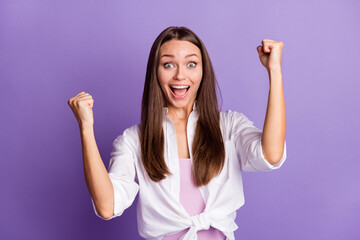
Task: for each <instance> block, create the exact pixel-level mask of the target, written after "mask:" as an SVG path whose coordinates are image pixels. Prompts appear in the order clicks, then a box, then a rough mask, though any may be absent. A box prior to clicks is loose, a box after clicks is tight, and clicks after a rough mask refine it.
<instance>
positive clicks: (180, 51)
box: [160, 39, 201, 58]
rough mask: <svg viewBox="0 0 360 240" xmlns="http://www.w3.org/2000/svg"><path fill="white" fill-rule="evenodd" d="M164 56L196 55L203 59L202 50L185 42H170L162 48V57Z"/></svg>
mask: <svg viewBox="0 0 360 240" xmlns="http://www.w3.org/2000/svg"><path fill="white" fill-rule="evenodd" d="M164 54H169V55H174V56H175V57H176V56H177V57H184V56H186V55H188V54H196V55H197V56H198V57H199V58H201V51H200V49H199V48H198V47H197V46H196V45H195V44H193V43H191V42H189V41H185V40H174V39H173V40H170V41H168V42H165V43H164V44H163V45H161V47H160V57H161V56H162V55H164Z"/></svg>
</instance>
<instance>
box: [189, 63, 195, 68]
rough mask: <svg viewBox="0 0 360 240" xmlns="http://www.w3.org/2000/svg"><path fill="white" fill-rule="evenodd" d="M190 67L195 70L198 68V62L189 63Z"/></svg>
mask: <svg viewBox="0 0 360 240" xmlns="http://www.w3.org/2000/svg"><path fill="white" fill-rule="evenodd" d="M188 66H189V67H191V68H194V67H196V62H189V64H188Z"/></svg>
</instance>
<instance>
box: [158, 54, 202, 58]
mask: <svg viewBox="0 0 360 240" xmlns="http://www.w3.org/2000/svg"><path fill="white" fill-rule="evenodd" d="M192 56H195V57H197V58H199V57H198V55H196V54H195V53H192V54H188V55H186V56H185V58H188V57H192ZM163 57H170V58H174V55H171V54H164V55H162V56H161V58H163Z"/></svg>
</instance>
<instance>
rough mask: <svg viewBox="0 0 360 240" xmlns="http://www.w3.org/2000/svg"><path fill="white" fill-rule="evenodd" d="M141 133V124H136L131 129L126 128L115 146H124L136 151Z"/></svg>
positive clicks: (116, 139)
mask: <svg viewBox="0 0 360 240" xmlns="http://www.w3.org/2000/svg"><path fill="white" fill-rule="evenodd" d="M139 132H140V124H135V125H133V126H131V127H128V128H126V129H125V130H124V131H123V133H121V134H120V135H118V136H117V137H116V138H115V140H114V142H113V145H114V147H115V146H123V147H127V148H129V149H131V150H136V149H138V147H139V142H140V138H139Z"/></svg>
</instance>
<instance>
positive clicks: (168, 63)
mask: <svg viewBox="0 0 360 240" xmlns="http://www.w3.org/2000/svg"><path fill="white" fill-rule="evenodd" d="M171 66H173V65H172V63H170V62H167V63H164V67H165V68H171Z"/></svg>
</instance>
